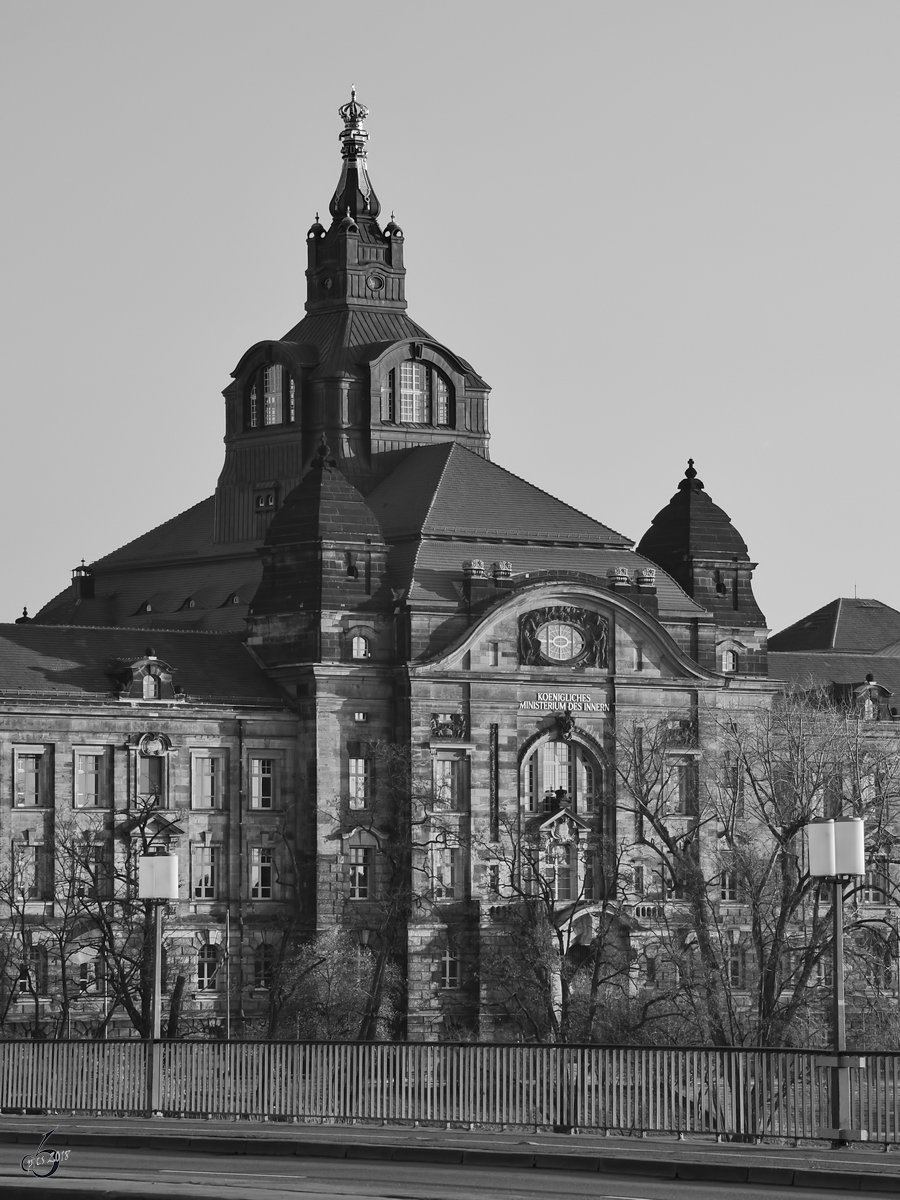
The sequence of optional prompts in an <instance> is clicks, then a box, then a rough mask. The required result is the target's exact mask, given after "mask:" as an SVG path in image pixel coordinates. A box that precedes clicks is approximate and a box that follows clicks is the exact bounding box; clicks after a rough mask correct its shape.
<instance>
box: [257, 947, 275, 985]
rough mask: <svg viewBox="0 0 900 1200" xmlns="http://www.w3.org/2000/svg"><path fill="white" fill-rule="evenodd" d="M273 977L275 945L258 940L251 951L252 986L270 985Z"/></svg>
mask: <svg viewBox="0 0 900 1200" xmlns="http://www.w3.org/2000/svg"><path fill="white" fill-rule="evenodd" d="M274 978H275V947H274V946H273V945H272V944H271V943H270V942H260V944H259V945H258V946H257V947H256V949H255V950H254V951H253V986H254V987H255V988H266V989H270V988H271V987H272V983H273V980H274Z"/></svg>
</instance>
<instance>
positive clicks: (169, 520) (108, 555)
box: [64, 492, 216, 590]
mask: <svg viewBox="0 0 900 1200" xmlns="http://www.w3.org/2000/svg"><path fill="white" fill-rule="evenodd" d="M215 498H216V495H215V492H213V494H212V495H211V496H204V497H203V499H202V500H198V501H197V502H196V504H189V505H188V507H187V508H183V509H182V510H181V512H178V513H176V514H175V516H174V517H167V518H166V519H165V521H160V523H159V524H158V525H154V526H153V527H152V529H145V530H144V532H143V533H139V534H138V535H137V537H133V538H131V539H130V540H129V541H127V542H123V543H122V544H121V546H116V548H115V549H114V550H109V551H108V552H107V553H106V554H104V555H102V556H101V557H100V558H95V559H93V561H92V562H90V563H88V566H89V567H95V566H96V565H97V564H98V563H102V562H104V561H105V560H106V559H107V558H112V556H113V555H114V554H119V553H120V552H121V551H122V550H127V549H128V547H129V546H133V545H134V544H135V542H140V541H142V540H143V539H144V538H146V537H150V535H151V534H153V533H156V531H157V530H158V529H162V527H163V526H164V525H170V524H171V523H172V522H173V521H177V520H178V519H179V517H186V516H187V515H188V513H190V512H193V511H194V509H195V508H199V507H200V505H201V504H208V503H209V502H210V501H215ZM64 590H65V589H64Z"/></svg>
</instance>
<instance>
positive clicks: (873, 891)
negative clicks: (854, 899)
mask: <svg viewBox="0 0 900 1200" xmlns="http://www.w3.org/2000/svg"><path fill="white" fill-rule="evenodd" d="M891 892H892V889H891V877H890V872H889V869H888V860H887V858H886V857H885V856H884V855H879V857H878V858H875V859H873V861H872V862H871V863H869V869H868V870H867V871H866V875H865V880H864V882H863V893H862V898H863V900H864V902H865V903H866V904H890V902H891V901H890V897H891Z"/></svg>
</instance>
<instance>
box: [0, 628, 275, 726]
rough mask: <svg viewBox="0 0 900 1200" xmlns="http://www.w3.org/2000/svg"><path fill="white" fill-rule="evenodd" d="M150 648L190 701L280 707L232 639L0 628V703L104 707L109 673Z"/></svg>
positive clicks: (236, 640) (122, 631) (143, 632)
mask: <svg viewBox="0 0 900 1200" xmlns="http://www.w3.org/2000/svg"><path fill="white" fill-rule="evenodd" d="M151 646H152V648H153V650H154V652H155V653H156V655H157V657H159V658H161V659H162V660H163V661H164V662H166V663H168V664H169V665H170V666H171V667H172V668H173V671H174V679H175V682H176V683H178V684H179V685H180V686H181V688H182V689H183V691H184V693H185V694H186V696H187V697H188V699H193V700H204V701H209V702H213V703H217V702H218V703H251V702H256V703H259V702H264V703H267V704H272V705H277V706H281V705H282V704H283V702H284V697H283V695H282V693H281V692H279V691H278V689H277V688H276V687H275V686H274V685H273V684H272V683H271V682H270V681H269V680H268V678H267V677H266V675H265V674H264V673H263V671H262V670H261V669H260V668H259V667H258V666H257V664H256V662H255V661H254V660H253V658H252V656H251V655H250V653H249V651H248V650H247V649H246V647H245V646H244V645H243V643H242V640H241V639H240V638H239V637H236V636H234V635H233V634H232V635H228V634H209V633H180V632H179V633H173V632H171V631H162V630H157V629H137V630H136V629H97V628H83V627H78V626H75V627H72V626H60V625H49V626H48V625H34V624H27V625H0V695H5V696H9V695H11V694H12V695H23V694H24V695H44V696H47V695H67V696H69V697H76V698H77V697H81V698H82V699H92V698H97V699H104V698H106V699H108V698H110V697H111V696H112V695H113V685H112V679H111V671H112V670H114V669H115V668H116V666H117V665H120V664H122V663H127V662H133V661H135V660H136V659H138V658H141V657H143V655H144V654H145V652H146V650H147V649H148V648H150V647H151Z"/></svg>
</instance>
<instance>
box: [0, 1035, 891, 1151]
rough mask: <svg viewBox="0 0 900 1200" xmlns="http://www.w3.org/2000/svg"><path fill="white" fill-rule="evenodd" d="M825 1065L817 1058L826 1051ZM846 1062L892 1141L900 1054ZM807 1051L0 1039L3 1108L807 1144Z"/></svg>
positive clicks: (816, 1079) (820, 1089)
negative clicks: (855, 1065)
mask: <svg viewBox="0 0 900 1200" xmlns="http://www.w3.org/2000/svg"><path fill="white" fill-rule="evenodd" d="M826 1061H827V1060H826ZM865 1062H866V1068H865V1069H863V1070H859V1071H855V1072H854V1079H853V1086H852V1105H853V1125H854V1128H856V1129H861V1130H865V1131H867V1133H868V1136H869V1138H870V1139H871V1140H873V1141H880V1142H895V1141H897V1142H900V1104H898V1100H897V1096H898V1087H900V1054H888V1053H878V1054H869V1055H867V1056H866V1059H865ZM830 1086H831V1072H830V1070H829V1069H828V1067H827V1065H824V1063H823V1061H822V1060H821V1055H820V1053H819V1052H817V1051H811V1050H752V1049H715V1048H709V1047H701V1048H694V1049H683V1048H659V1049H654V1048H647V1047H618V1046H617V1047H609V1046H542V1045H540V1046H536V1045H520V1044H516V1045H509V1044H502V1045H501V1044H490V1045H485V1044H480V1045H472V1044H453V1043H443V1042H442V1043H420V1042H414V1043H386V1042H376V1043H339V1042H338V1043H310V1042H190V1041H161V1042H155V1043H147V1042H141V1041H137V1040H133V1041H119V1042H109V1041H108V1042H94V1041H77V1042H33V1041H28V1042H24V1041H18V1042H17V1041H0V1109H3V1110H5V1111H13V1112H15V1111H23V1110H32V1111H65V1112H75V1113H78V1112H93V1113H109V1114H113V1113H148V1112H163V1113H165V1114H167V1115H173V1116H174V1115H182V1116H223V1117H224V1116H232V1117H236V1116H247V1117H269V1118H273V1119H296V1120H302V1121H376V1122H387V1123H393V1122H397V1123H401V1122H422V1123H434V1124H465V1125H483V1126H496V1127H501V1128H502V1127H516V1126H518V1127H535V1128H573V1129H583V1130H601V1131H610V1132H622V1133H669V1134H685V1135H688V1134H715V1135H718V1136H721V1137H725V1138H779V1139H788V1140H797V1139H807V1138H816V1137H818V1136H820V1131H821V1130H823V1129H825V1128H827V1127H828V1126H829V1124H830V1108H829V1104H830V1090H829V1089H830Z"/></svg>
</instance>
